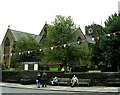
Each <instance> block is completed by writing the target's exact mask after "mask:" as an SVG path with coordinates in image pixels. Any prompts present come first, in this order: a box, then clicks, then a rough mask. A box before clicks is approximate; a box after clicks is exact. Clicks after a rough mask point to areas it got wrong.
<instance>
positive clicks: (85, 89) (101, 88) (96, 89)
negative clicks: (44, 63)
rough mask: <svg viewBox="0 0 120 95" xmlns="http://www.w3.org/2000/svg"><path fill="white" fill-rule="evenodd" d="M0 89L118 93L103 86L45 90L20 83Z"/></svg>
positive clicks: (55, 87) (48, 87)
mask: <svg viewBox="0 0 120 95" xmlns="http://www.w3.org/2000/svg"><path fill="white" fill-rule="evenodd" d="M0 87H11V88H21V89H25V88H26V89H33V90H51V91H65V92H103V93H105V92H106V93H110V92H111V93H113V92H114V93H115V92H117V93H120V87H105V86H91V87H83V86H82V87H81V86H80V87H70V86H50V85H47V87H46V88H44V87H40V88H37V85H36V84H30V85H22V84H20V83H7V82H0Z"/></svg>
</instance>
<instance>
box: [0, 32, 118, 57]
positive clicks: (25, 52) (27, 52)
mask: <svg viewBox="0 0 120 95" xmlns="http://www.w3.org/2000/svg"><path fill="white" fill-rule="evenodd" d="M115 35H119V36H120V31H119V32H114V33H110V34H106V36H115ZM100 38H102V37H100V36H97V37H93V38H91V39H92V41H93V40H99V39H100ZM84 42H85V40H80V41H75V42H71V43H67V44H62V45H55V46H52V47H49V48H43V49H42V48H40V49H39V50H30V51H20V52H17V53H11V54H10V56H15V55H24V54H32V53H35V52H36V53H37V52H41V51H44V50H47V49H51V50H53V49H55V48H65V47H70V46H71V44H78V45H80V44H82V43H84ZM1 56H3V57H7V56H9V54H1Z"/></svg>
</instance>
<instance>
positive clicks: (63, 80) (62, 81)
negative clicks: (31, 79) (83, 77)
mask: <svg viewBox="0 0 120 95" xmlns="http://www.w3.org/2000/svg"><path fill="white" fill-rule="evenodd" d="M57 85H70V78H58V82H57Z"/></svg>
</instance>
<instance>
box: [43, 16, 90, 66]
mask: <svg viewBox="0 0 120 95" xmlns="http://www.w3.org/2000/svg"><path fill="white" fill-rule="evenodd" d="M48 31H49V32H48V34H47V37H46V38H47V43H46V44H47V46H48V47H51V48H52V49H48V50H46V51H45V52H44V57H45V58H44V60H45V61H46V62H51V63H56V62H57V63H63V65H64V66H67V65H69V66H73V65H75V63H80V62H79V59H80V58H87V54H88V52H87V51H86V47H85V44H81V45H78V44H77V37H78V34H79V32H80V30H79V28H76V26H75V24H74V22H73V19H72V18H71V17H70V16H69V17H67V18H66V17H63V16H60V15H58V16H56V18H55V21H54V22H52V25H49V27H48ZM80 39H81V38H80ZM80 39H79V40H80ZM80 41H81V40H80ZM83 49H84V50H83Z"/></svg>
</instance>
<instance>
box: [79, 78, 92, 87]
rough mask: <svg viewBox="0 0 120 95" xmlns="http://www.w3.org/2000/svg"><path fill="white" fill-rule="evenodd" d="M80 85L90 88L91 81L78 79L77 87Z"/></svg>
mask: <svg viewBox="0 0 120 95" xmlns="http://www.w3.org/2000/svg"><path fill="white" fill-rule="evenodd" d="M80 85H87V86H91V79H81V78H79V79H78V86H80Z"/></svg>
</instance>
